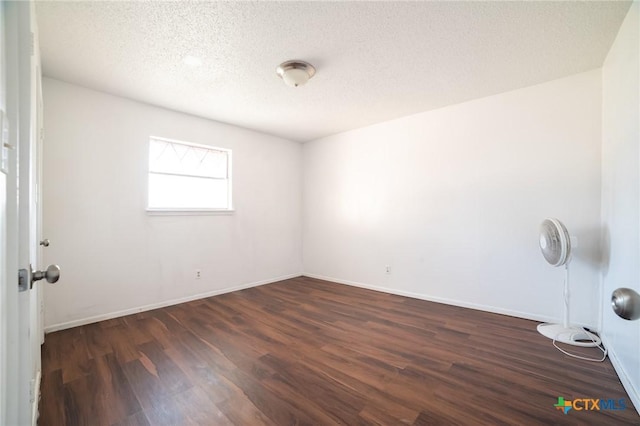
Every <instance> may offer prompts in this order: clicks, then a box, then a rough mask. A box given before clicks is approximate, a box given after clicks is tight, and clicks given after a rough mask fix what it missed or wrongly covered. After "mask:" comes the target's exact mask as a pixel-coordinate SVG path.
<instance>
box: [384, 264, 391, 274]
mask: <svg viewBox="0 0 640 426" xmlns="http://www.w3.org/2000/svg"><path fill="white" fill-rule="evenodd" d="M384 271H385V273H387V274H390V273H391V266H389V265H387V266H385V267H384Z"/></svg>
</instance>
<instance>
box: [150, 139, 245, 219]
mask: <svg viewBox="0 0 640 426" xmlns="http://www.w3.org/2000/svg"><path fill="white" fill-rule="evenodd" d="M154 140H156V141H162V142H168V143H172V144H179V145H186V146H192V147H196V148H203V149H208V150H212V151H222V152H225V153H226V154H227V176H228V177H227V206H228V207H227V208H224V209H215V208H186V207H161V208H158V207H149V175H150V174H151V173H152V172H151V171H150V170H149V147H150V144H151V141H154ZM232 154H233V153H232V150H231V149H228V148H219V147H217V146H211V145H203V144H199V143H193V142H186V141H181V140H177V139H169V138H163V137H160V136H149V139H148V143H147V156H146V159H147V191H146V205H147V208H146V211H147V214H149V215H219V214H223V215H224V214H233V213H234V212H235V209H234V208H233V179H232V177H233V169H232V166H233V155H232ZM194 177H197V176H194Z"/></svg>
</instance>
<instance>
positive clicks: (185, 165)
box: [149, 139, 229, 179]
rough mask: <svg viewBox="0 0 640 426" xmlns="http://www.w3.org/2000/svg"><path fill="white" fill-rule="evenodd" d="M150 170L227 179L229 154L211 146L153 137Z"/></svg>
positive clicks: (152, 171) (168, 173)
mask: <svg viewBox="0 0 640 426" xmlns="http://www.w3.org/2000/svg"><path fill="white" fill-rule="evenodd" d="M149 150H150V151H149V172H150V173H158V174H167V175H178V176H193V177H202V178H211V179H227V178H228V174H229V167H228V163H229V162H228V154H227V152H226V151H219V150H216V149H211V148H204V147H198V146H192V145H184V144H181V143H176V142H169V141H165V140H161V139H151V141H150V145H149Z"/></svg>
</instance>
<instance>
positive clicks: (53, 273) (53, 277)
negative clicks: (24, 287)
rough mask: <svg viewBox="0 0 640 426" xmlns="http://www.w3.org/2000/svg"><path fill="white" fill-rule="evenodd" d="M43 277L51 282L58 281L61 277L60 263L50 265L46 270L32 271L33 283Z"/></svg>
mask: <svg viewBox="0 0 640 426" xmlns="http://www.w3.org/2000/svg"><path fill="white" fill-rule="evenodd" d="M43 278H44V279H45V280H47V282H48V283H51V284H53V283H56V282H58V280H59V279H60V267H59V266H58V265H49V267H48V268H47V270H46V271H33V272H32V273H31V283H34V282H36V281H39V280H41V279H43Z"/></svg>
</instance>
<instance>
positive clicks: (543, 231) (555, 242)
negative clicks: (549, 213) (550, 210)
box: [540, 218, 571, 266]
mask: <svg viewBox="0 0 640 426" xmlns="http://www.w3.org/2000/svg"><path fill="white" fill-rule="evenodd" d="M540 250H541V251H542V255H543V256H544V258H545V260H546V261H547V262H549V264H551V265H553V266H562V265H564V264H566V263H567V262H568V261H569V256H570V255H571V241H570V237H569V232H568V231H567V228H566V227H565V226H564V225H563V224H562V222H560V221H559V220H558V219H553V218H549V219H545V220H544V222H542V225H541V226H540Z"/></svg>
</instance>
